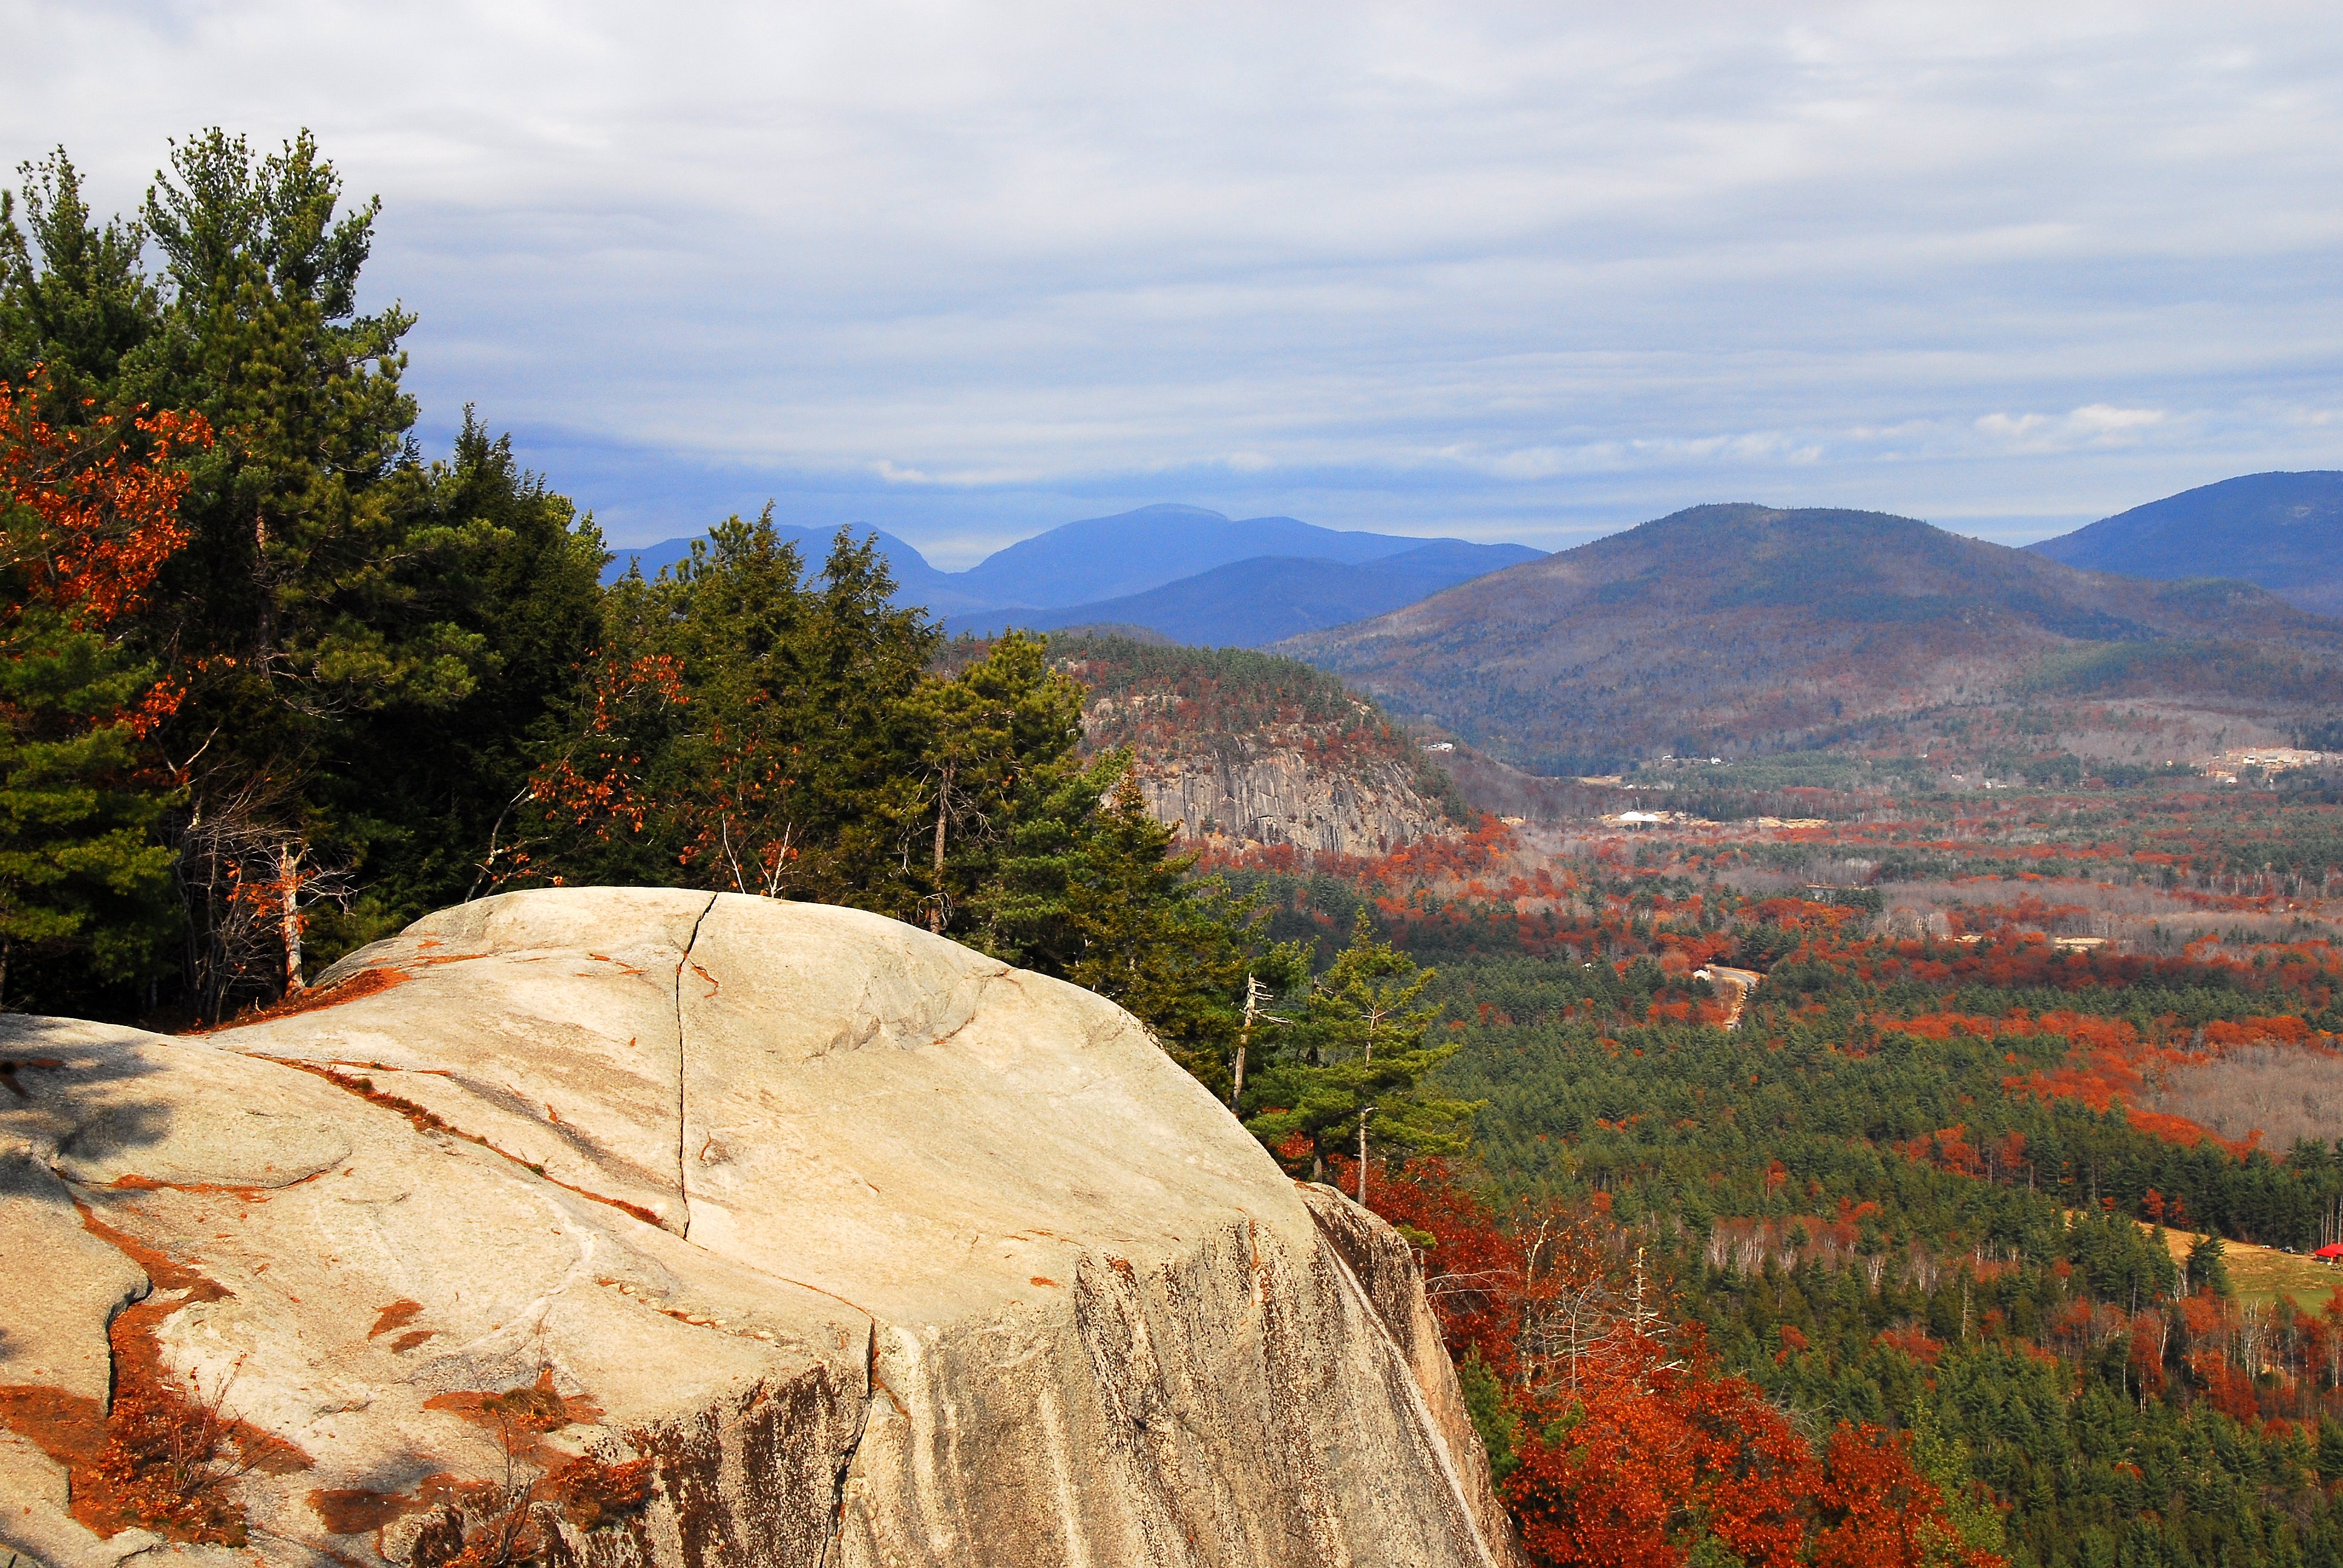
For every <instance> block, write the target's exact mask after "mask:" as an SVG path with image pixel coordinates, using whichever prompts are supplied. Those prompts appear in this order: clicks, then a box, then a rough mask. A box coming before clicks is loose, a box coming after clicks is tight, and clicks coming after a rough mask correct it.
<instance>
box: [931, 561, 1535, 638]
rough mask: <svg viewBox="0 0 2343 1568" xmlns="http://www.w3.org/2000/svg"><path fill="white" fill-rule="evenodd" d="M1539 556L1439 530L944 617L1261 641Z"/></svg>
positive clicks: (969, 626) (1369, 613)
mask: <svg viewBox="0 0 2343 1568" xmlns="http://www.w3.org/2000/svg"><path fill="white" fill-rule="evenodd" d="M1539 555H1540V552H1539V551H1536V550H1534V549H1531V548H1529V547H1527V546H1526V545H1478V544H1469V543H1466V542H1464V541H1463V540H1461V539H1436V540H1434V541H1433V542H1432V543H1431V544H1428V545H1419V546H1417V547H1416V548H1413V549H1408V550H1402V551H1400V552H1399V553H1398V554H1396V555H1389V556H1383V557H1380V558H1376V559H1374V560H1371V561H1362V562H1359V563H1356V564H1351V563H1346V562H1342V561H1332V560H1323V559H1311V558H1302V557H1294V556H1255V557H1252V558H1248V559H1245V560H1239V561H1232V562H1229V563H1228V564H1227V565H1225V566H1219V567H1214V568H1212V569H1211V570H1209V571H1203V572H1199V573H1197V574H1196V575H1195V576H1193V577H1188V578H1180V579H1178V580H1177V581H1175V582H1169V583H1165V584H1163V585H1161V587H1158V588H1150V589H1149V590H1147V591H1146V592H1145V593H1140V594H1131V595H1129V596H1127V597H1124V598H1111V599H1101V600H1096V601H1093V602H1091V603H1087V604H1076V605H1069V606H1066V607H1064V608H1057V609H1040V608H1024V607H1019V608H1006V609H993V610H984V611H977V612H973V613H968V614H962V615H959V616H955V617H953V618H950V620H949V621H948V622H947V625H948V627H949V628H950V630H952V631H954V632H961V631H969V632H977V633H990V632H994V631H999V630H1001V629H1003V628H1007V627H1010V626H1021V627H1025V628H1030V629H1032V630H1036V631H1054V630H1057V629H1059V628H1062V627H1071V626H1083V625H1091V624H1106V625H1119V626H1132V627H1143V628H1147V629H1149V630H1151V631H1153V632H1156V633H1158V634H1160V635H1161V636H1164V637H1168V638H1171V639H1172V641H1174V642H1182V643H1188V644H1191V645H1193V646H1196V647H1209V648H1260V647H1263V646H1266V645H1267V644H1270V643H1272V642H1277V641H1281V640H1282V639H1283V638H1289V637H1294V636H1298V635H1300V634H1302V633H1303V632H1308V631H1317V630H1321V629H1322V628H1328V627H1334V626H1342V625H1344V624H1346V623H1348V622H1351V621H1354V620H1364V619H1366V618H1370V617H1373V616H1378V615H1382V614H1383V613H1385V612H1386V611H1389V610H1394V609H1398V608H1401V607H1403V606H1404V605H1409V604H1413V603H1414V602H1415V601H1416V600H1417V599H1420V598H1423V597H1424V596H1425V595H1426V594H1430V593H1436V592H1438V591H1439V590H1440V589H1442V588H1450V587H1453V586H1454V585H1455V584H1457V583H1460V582H1468V581H1470V580H1471V579H1473V578H1476V577H1482V576H1485V575H1486V574H1487V573H1490V572H1493V571H1501V570H1503V568H1506V567H1509V566H1518V565H1520V564H1521V563H1523V561H1531V560H1535V559H1537V558H1538V557H1539Z"/></svg>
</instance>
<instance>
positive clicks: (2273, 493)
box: [2026, 469, 2343, 615]
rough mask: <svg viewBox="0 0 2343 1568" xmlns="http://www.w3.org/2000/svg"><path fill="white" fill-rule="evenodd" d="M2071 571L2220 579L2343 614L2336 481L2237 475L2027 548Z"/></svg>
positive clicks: (2342, 533)
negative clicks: (2241, 583) (2060, 563)
mask: <svg viewBox="0 0 2343 1568" xmlns="http://www.w3.org/2000/svg"><path fill="white" fill-rule="evenodd" d="M2026 548H2027V549H2029V550H2031V551H2033V552H2035V553H2036V554H2037V555H2043V556H2047V557H2048V558H2051V559H2052V560H2055V561H2059V562H2062V563H2064V564H2065V565H2067V566H2071V567H2080V568H2085V569H2087V570H2091V571H2105V572H2120V573H2122V574H2124V575H2126V576H2127V577H2138V578H2151V579H2154V580H2157V581H2172V580H2175V579H2179V578H2233V579H2235V580H2237V581H2240V582H2248V583H2252V584H2253V585H2254V586H2256V587H2257V588H2267V589H2268V590H2269V591H2270V592H2272V593H2274V594H2277V595H2278V597H2279V598H2283V599H2285V600H2287V601H2288V603H2290V604H2294V605H2297V606H2299V607H2300V608H2304V609H2308V610H2313V611H2316V612H2317V613H2318V614H2321V615H2343V472H2338V471H2336V470H2333V469H2307V470H2302V471H2296V472H2284V471H2279V472H2271V473H2265V474H2241V475H2239V476H2237V477H2235V478H2231V479H2223V480H2221V481H2219V482H2218V483H2217V484H2211V485H2200V486H2198V487H2196V488H2195V489H2192V490H2183V491H2181V492H2179V493H2178V494H2177V495H2172V496H2167V497H2165V498H2163V499H2161V500H2156V501H2149V502H2147V504H2145V505H2143V506H2137V507H2134V508H2131V509H2130V510H2129V511H2125V512H2117V514H2116V515H2115V516H2113V517H2110V518H2100V519H2099V520H2098V521H2097V522H2096V523H2091V524H2087V525H2086V526H2085V527H2083V528H2077V529H2076V530H2075V531H2074V532H2072V533H2069V534H2061V535H2059V536H2058V537H2057V538H2050V539H2042V540H2039V541H2037V542H2036V543H2034V544H2031V545H2028V546H2026Z"/></svg>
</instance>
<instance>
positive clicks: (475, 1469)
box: [0, 889, 1513, 1568]
mask: <svg viewBox="0 0 2343 1568" xmlns="http://www.w3.org/2000/svg"><path fill="white" fill-rule="evenodd" d="M0 1061H5V1063H6V1068H5V1074H0V1076H5V1089H4V1090H0V1256H5V1257H6V1258H8V1259H10V1260H11V1263H10V1266H9V1267H8V1268H7V1269H5V1270H0V1499H5V1506H0V1543H5V1545H6V1546H7V1547H9V1548H11V1549H14V1550H15V1551H16V1552H18V1553H22V1554H24V1555H25V1556H26V1557H29V1558H30V1559H32V1560H34V1561H35V1562H36V1563H43V1564H45V1565H47V1568H82V1565H89V1568H115V1565H116V1564H119V1563H124V1562H126V1560H127V1559H129V1558H131V1557H133V1556H140V1555H176V1556H183V1557H187V1558H191V1559H193V1558H201V1559H204V1560H206V1561H207V1562H216V1563H222V1564H225V1563H229V1562H237V1563H243V1562H254V1563H257V1562H261V1561H266V1562H269V1563H279V1564H298V1565H302V1568H328V1565H329V1564H333V1565H338V1568H354V1565H367V1568H374V1565H377V1564H392V1563H395V1564H400V1565H403V1568H443V1565H445V1564H449V1563H458V1562H461V1563H468V1564H478V1563H488V1564H492V1565H495V1564H499V1563H511V1562H514V1561H518V1560H520V1558H521V1556H522V1555H524V1554H525V1555H526V1556H527V1558H528V1560H532V1561H537V1562H541V1563H547V1564H548V1565H550V1564H556V1563H559V1564H571V1563H576V1564H590V1565H592V1568H654V1565H656V1568H736V1565H739V1568H745V1565H749V1564H808V1565H812V1564H824V1565H828V1564H838V1565H850V1568H866V1565H867V1568H878V1565H880V1564H945V1563H952V1564H979V1565H981V1564H1002V1565H1009V1564H1015V1565H1018V1568H1028V1565H1033V1568H1042V1565H1049V1564H1060V1563H1063V1564H1075V1563H1096V1564H1106V1563H1148V1564H1159V1563H1160V1564H1200V1565H1201V1564H1207V1563H1209V1564H1263V1565H1267V1564H1294V1565H1296V1568H1299V1565H1301V1564H1305V1563H1306V1564H1312V1565H1322V1564H1346V1563H1347V1564H1361V1565H1365V1564H1391V1565H1393V1568H1399V1565H1403V1564H1405V1565H1433V1568H1444V1565H1448V1564H1456V1565H1459V1568H1464V1565H1473V1568H1480V1565H1484V1564H1493V1563H1510V1562H1511V1561H1513V1553H1512V1551H1511V1548H1510V1546H1509V1545H1508V1544H1507V1541H1506V1537H1505V1534H1504V1528H1505V1527H1504V1524H1503V1519H1502V1515H1501V1513H1499V1510H1498V1508H1497V1506H1496V1503H1495V1499H1494V1496H1493V1493H1492V1491H1491V1488H1490V1484H1489V1480H1488V1473H1487V1467H1486V1462H1485V1460H1484V1458H1483V1454H1482V1452H1481V1451H1480V1447H1479V1444H1478V1442H1476V1441H1475V1439H1474V1437H1473V1432H1472V1429H1471V1426H1470V1423H1469V1422H1468V1421H1467V1420H1466V1419H1465V1416H1464V1412H1463V1402H1462V1400H1461V1398H1460V1396H1459V1394H1458V1391H1457V1385H1456V1382H1455V1378H1454V1375H1453V1372H1452V1370H1451V1369H1450V1367H1449V1364H1448V1362H1447V1359H1446V1357H1445V1355H1444V1353H1443V1352H1442V1350H1441V1347H1440V1342H1439V1338H1438V1334H1437V1332H1436V1329H1435V1327H1434V1325H1433V1322H1432V1319H1431V1316H1430V1312H1429V1310H1428V1308H1427V1307H1426V1306H1425V1303H1424V1298H1423V1285H1422V1281H1421V1279H1420V1277H1419V1275H1418V1273H1417V1271H1416V1266H1415V1261H1414V1259H1413V1254H1412V1253H1411V1251H1410V1250H1409V1248H1408V1246H1407V1243H1406V1242H1405V1241H1403V1240H1402V1239H1401V1238H1399V1237H1398V1236H1397V1235H1396V1234H1395V1233H1393V1231H1391V1230H1390V1229H1389V1228H1388V1227H1386V1226H1384V1225H1383V1223H1382V1222H1381V1221H1377V1220H1375V1219H1374V1218H1373V1216H1371V1215H1369V1214H1367V1213H1365V1212H1364V1211H1362V1210H1359V1209H1357V1208H1356V1207H1355V1206H1353V1205H1352V1204H1351V1203H1349V1202H1348V1201H1346V1200H1344V1199H1342V1197H1341V1196H1339V1195H1338V1194H1335V1193H1333V1192H1332V1191H1328V1190H1326V1189H1323V1188H1312V1187H1306V1186H1298V1185H1296V1184H1295V1183H1293V1182H1292V1181H1289V1180H1287V1179H1286V1178H1285V1177H1284V1175H1283V1174H1282V1172H1281V1171H1278V1170H1277V1169H1276V1167H1275V1165H1274V1163H1273V1162H1272V1161H1270V1160H1269V1159H1268V1158H1267V1157H1266V1156H1265V1155H1263V1154H1262V1151H1260V1150H1259V1149H1258V1148H1257V1147H1256V1146H1255V1145H1254V1144H1253V1143H1252V1141H1251V1140H1250V1139H1249V1138H1248V1137H1247V1136H1246V1135H1245V1134H1244V1132H1243V1131H1242V1129H1240V1128H1239V1127H1238V1126H1237V1125H1236V1124H1235V1122H1234V1121H1232V1119H1231V1118H1230V1117H1229V1116H1228V1115H1227V1113H1226V1112H1225V1111H1224V1110H1223V1109H1222V1107H1221V1106H1219V1105H1218V1104H1217V1103H1215V1102H1214V1101H1212V1098H1211V1097H1210V1096H1209V1095H1208V1094H1206V1093H1205V1092H1204V1091H1202V1089H1201V1088H1199V1087H1198V1086H1197V1085H1195V1084H1194V1083H1193V1082H1192V1081H1190V1080H1189V1079H1188V1078H1187V1077H1186V1076H1185V1075H1184V1074H1183V1073H1182V1072H1181V1071H1180V1070H1179V1069H1178V1068H1177V1067H1176V1066H1175V1065H1173V1064H1172V1062H1171V1061H1170V1060H1167V1059H1166V1058H1165V1057H1164V1056H1163V1054H1162V1053H1161V1050H1158V1049H1157V1047H1156V1046H1155V1045H1154V1043H1153V1042H1152V1041H1151V1040H1150V1039H1149V1038H1148V1036H1147V1034H1146V1032H1145V1031H1144V1030H1143V1029H1141V1027H1140V1025H1139V1024H1138V1023H1137V1022H1136V1021H1135V1020H1132V1019H1131V1018H1130V1017H1129V1016H1128V1015H1127V1014H1124V1013H1122V1012H1121V1010H1118V1009H1116V1008H1114V1007H1113V1006H1112V1005H1111V1004H1109V1003H1107V1002H1105V1001H1103V1000H1100V999H1099V998H1097V997H1095V996H1093V995H1091V994H1090V993H1089V992H1086V991H1082V990H1078V989H1076V988H1073V987H1071V986H1068V985H1065V984H1062V983H1061V982H1058V981H1055V980H1047V979H1044V978H1041V977H1039V976H1035V975H1031V974H1028V973H1023V972H1021V971H1018V970H1011V969H1009V968H1006V967H1004V966H1003V965H1001V964H999V963H997V962H994V961H992V960H988V959H985V958H983V957H981V956H980V955H978V954H976V953H972V952H970V951H969V950H965V949H962V948H960V947H958V946H956V945H954V944H952V943H950V942H947V941H944V940H940V939H938V938H935V937H931V936H930V935H928V934H927V933H925V932H921V931H919V930H913V929H911V928H910V927H906V926H903V925H900V924H898V923H896V922H893V921H890V920H883V919H880V918H879V917H876V916H871V915H868V914H863V913H860V912H858V911H852V910H837V909H830V908H823V907H819V906H810V905H802V904H784V903H776V902H772V901H769V900H759V899H750V898H740V897H736V896H731V895H723V896H718V897H710V896H709V895H707V894H703V893H691V892H685V891H678V890H620V889H588V890H551V891H540V892H529V893H518V894H511V895H507V896H504V897H501V898H497V899H491V900H484V901H482V902H479V903H475V904H468V905H465V906H462V907H459V908H457V909H453V910H445V911H442V912H440V913H438V914H437V915H434V916H431V917H429V918H428V919H427V920H423V921H421V922H419V923H417V925H415V926H414V927H412V928H410V929H409V930H407V931H406V932H404V933H402V934H401V935H400V936H398V937H397V938H396V939H393V940H389V941H387V942H383V943H379V944H377V945H376V946H374V947H372V948H369V949H367V950H364V951H362V952H360V953H357V954H356V955H354V956H353V957H352V958H350V959H348V960H345V961H344V962H343V963H341V964H339V965H337V966H336V968H335V969H334V970H331V971H329V972H328V973H327V974H326V975H325V976H323V977H321V980H320V983H319V985H318V986H317V987H316V988H315V989H314V990H313V992H312V993H311V994H310V996H309V997H308V998H307V1000H306V1003H305V1005H304V1006H303V1007H302V1008H301V1009H300V1010H295V1011H290V1012H287V1013H284V1014H282V1015H280V1016H277V1017H274V1018H269V1019H266V1020H260V1021H256V1022H251V1023H247V1024H246V1025H244V1026H242V1027H238V1028H233V1029H228V1030H222V1031H219V1032H216V1033H214V1034H211V1035H208V1036H206V1037H202V1038H195V1039H189V1038H166V1037H162V1036H156V1035H152V1034H145V1033H141V1032H139V1031H137V1030H129V1029H122V1028H114V1027H107V1026H100V1025H94V1024H87V1023H79V1022H74V1021H71V1020H49V1019H28V1018H8V1019H5V1020H0ZM139 1378H147V1379H160V1380H162V1381H163V1382H168V1383H172V1384H176V1386H177V1387H179V1388H181V1389H183V1390H188V1391H193V1392H194V1394H195V1395H196V1402H197V1404H198V1405H208V1406H209V1407H210V1408H211V1410H212V1412H213V1413H214V1414H215V1415H216V1416H217V1417H218V1418H219V1419H221V1420H224V1421H229V1422H233V1423H234V1431H235V1432H236V1441H235V1442H234V1443H232V1444H230V1445H229V1446H228V1447H227V1448H226V1449H224V1450H223V1452H242V1453H245V1454H246V1456H247V1457H248V1458H253V1459H255V1462H254V1463H253V1464H252V1465H251V1467H250V1468H249V1469H246V1470H244V1471H243V1472H242V1473H236V1474H233V1475H226V1476H224V1477H222V1478H221V1480H220V1482H219V1485H220V1489H221V1493H222V1495H223V1496H225V1497H226V1498H227V1499H228V1501H229V1502H230V1503H232V1505H233V1506H232V1512H233V1513H234V1514H235V1516H236V1528H234V1529H233V1530H229V1531H215V1532H213V1539H212V1541H211V1542H210V1543H186V1542H185V1541H174V1540H172V1539H169V1538H168V1534H169V1533H168V1532H164V1533H157V1532H155V1531H150V1530H147V1529H145V1528H141V1527H138V1526H136V1524H132V1523H126V1520H125V1519H124V1518H122V1517H118V1516H114V1515H109V1514H108V1513H106V1506H105V1495H106V1482H105V1478H104V1477H103V1476H102V1475H101V1474H99V1473H98V1471H99V1465H98V1452H99V1448H100V1444H101V1441H102V1438H103V1435H104V1432H105V1430H106V1428H105V1422H106V1419H107V1406H108V1402H109V1401H113V1402H117V1403H118V1402H119V1401H121V1400H122V1399H124V1398H126V1397H128V1396H127V1395H126V1392H125V1391H126V1389H128V1388H129V1387H130V1386H131V1384H132V1383H133V1382H136V1380H137V1379H139ZM500 1532H501V1533H500ZM183 1533H184V1532H183ZM499 1543H502V1544H501V1545H500V1544H499ZM500 1552H501V1553H502V1556H501V1558H500V1557H499V1555H498V1554H499V1553H500Z"/></svg>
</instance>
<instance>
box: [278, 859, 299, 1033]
mask: <svg viewBox="0 0 2343 1568" xmlns="http://www.w3.org/2000/svg"><path fill="white" fill-rule="evenodd" d="M277 898H278V900H279V903H278V914H277V921H278V925H279V928H280V929H281V930H282V931H283V932H284V936H285V994H286V995H287V996H291V995H292V994H293V993H294V992H295V991H297V990H301V989H302V980H301V851H300V849H298V848H297V846H296V845H295V844H294V843H293V841H292V840H291V839H287V840H286V842H285V843H284V845H283V846H282V847H281V848H279V849H277Z"/></svg>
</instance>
